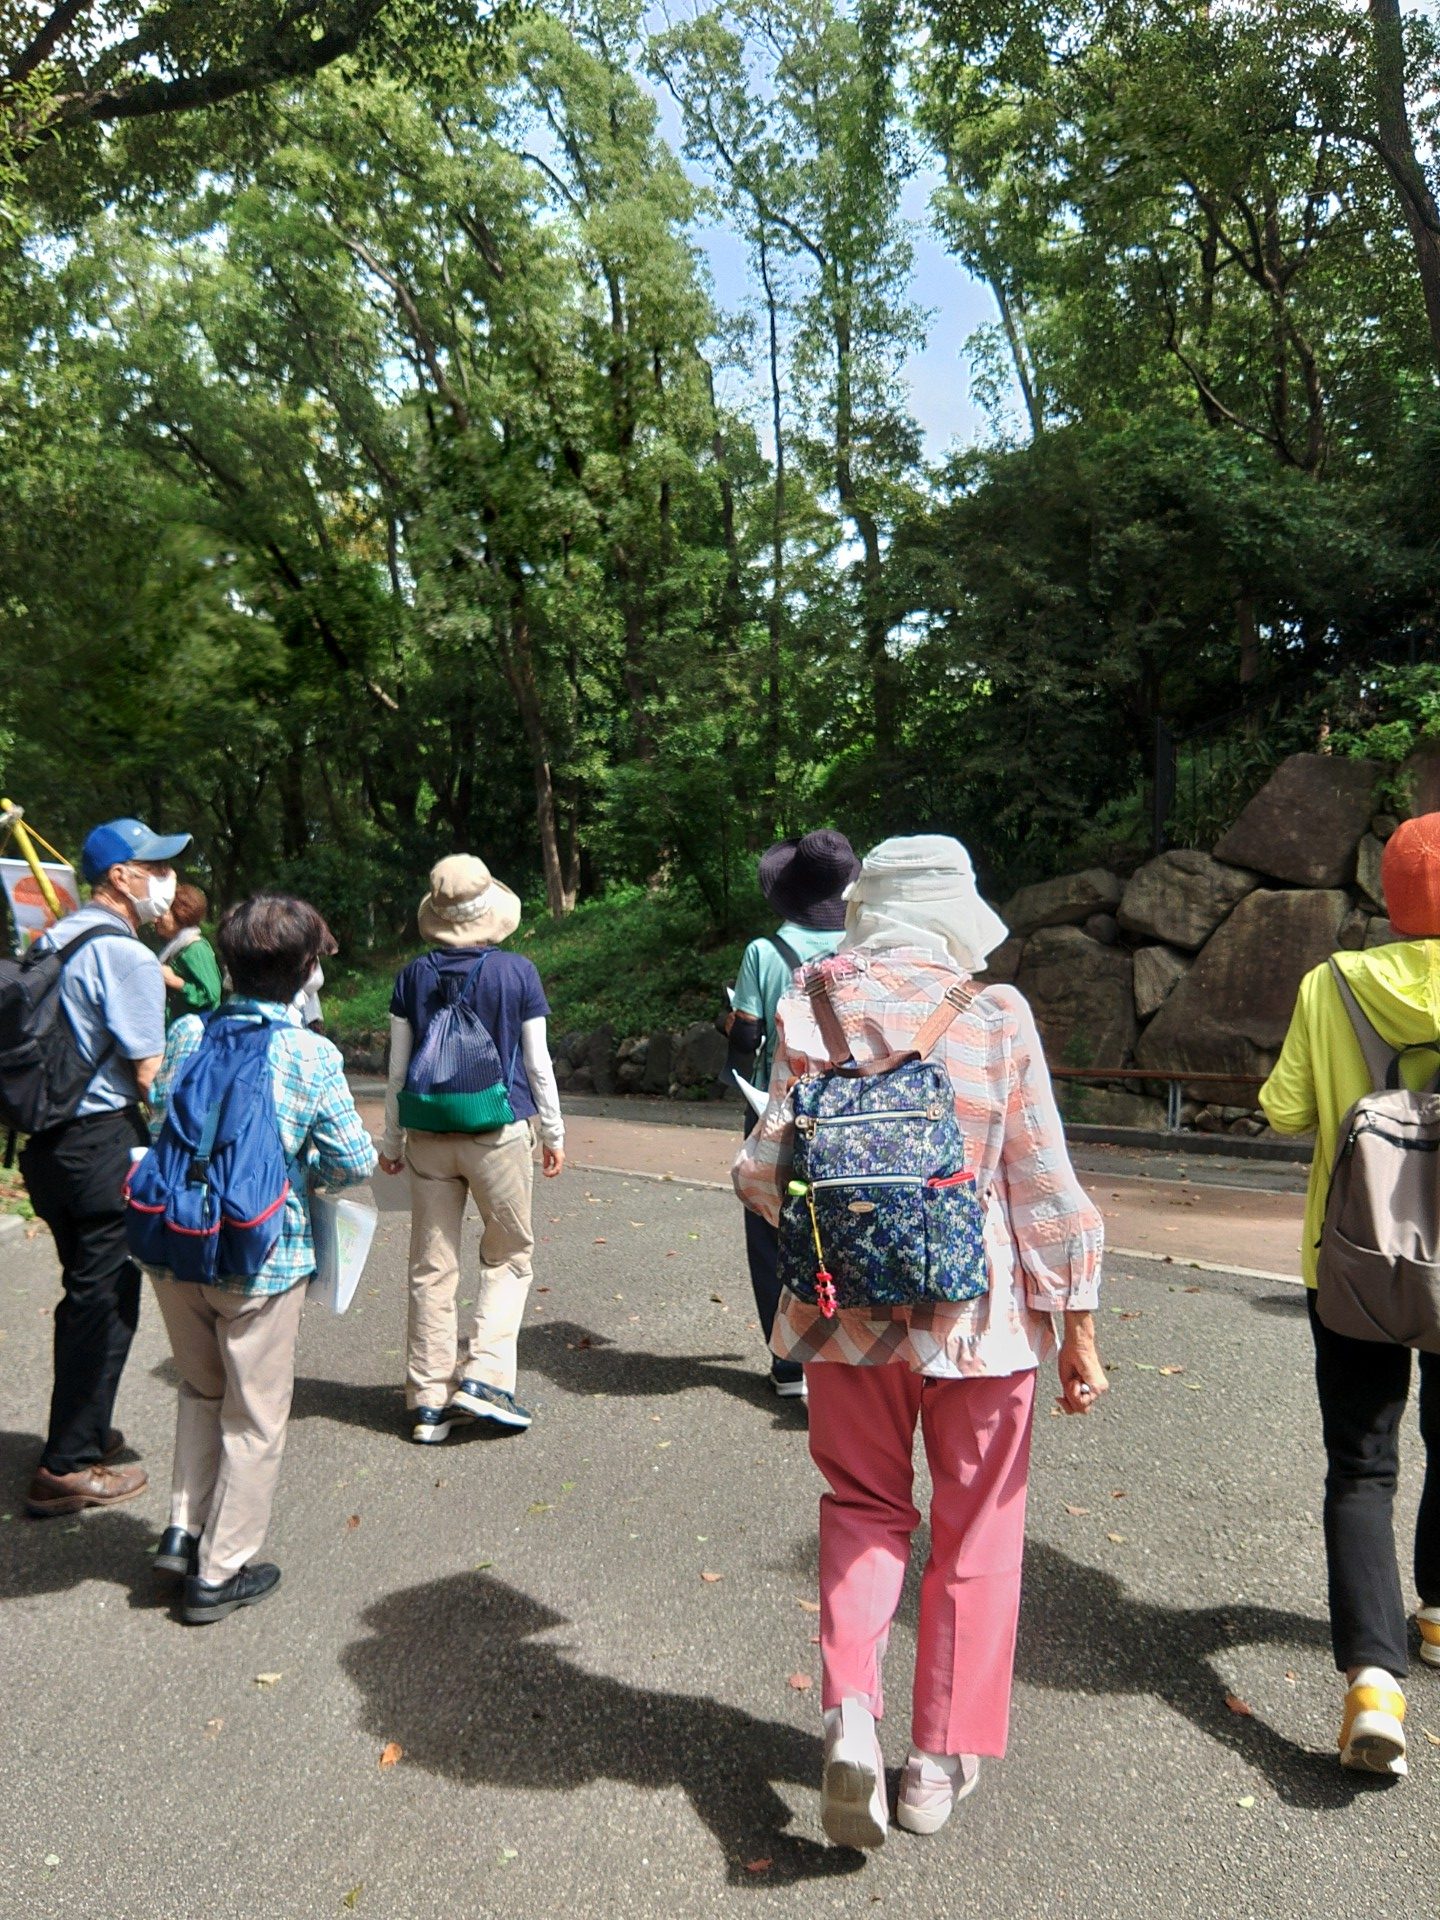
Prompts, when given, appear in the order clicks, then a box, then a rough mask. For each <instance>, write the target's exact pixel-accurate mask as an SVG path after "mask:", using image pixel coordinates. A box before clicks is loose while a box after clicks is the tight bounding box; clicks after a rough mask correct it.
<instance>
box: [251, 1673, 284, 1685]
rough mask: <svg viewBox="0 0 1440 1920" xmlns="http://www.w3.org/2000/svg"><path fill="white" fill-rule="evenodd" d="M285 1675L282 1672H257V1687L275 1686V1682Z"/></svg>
mask: <svg viewBox="0 0 1440 1920" xmlns="http://www.w3.org/2000/svg"><path fill="white" fill-rule="evenodd" d="M283 1677H284V1676H283V1674H281V1673H257V1674H256V1676H255V1684H256V1686H257V1687H273V1686H274V1684H275V1682H276V1681H277V1680H279V1679H282V1678H283Z"/></svg>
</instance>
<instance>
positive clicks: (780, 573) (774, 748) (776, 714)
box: [760, 225, 785, 836]
mask: <svg viewBox="0 0 1440 1920" xmlns="http://www.w3.org/2000/svg"><path fill="white" fill-rule="evenodd" d="M760 280H761V284H762V285H763V286H764V288H765V317H766V321H767V324H768V330H769V350H770V422H771V427H772V430H773V432H774V435H775V484H774V488H773V491H772V494H771V501H770V606H769V612H768V617H767V621H766V625H767V629H768V637H769V656H768V659H767V662H766V675H765V762H766V768H765V771H766V779H765V814H766V817H765V819H764V821H763V822H762V823H761V824H762V826H763V827H764V829H765V832H766V834H767V836H768V835H771V834H773V833H774V831H775V827H776V822H777V818H778V814H779V804H778V802H779V787H780V753H781V749H782V746H783V744H784V724H785V717H784V704H783V700H782V676H783V671H784V663H783V640H784V631H785V420H784V414H783V411H782V405H781V384H780V316H779V303H778V301H777V300H776V297H775V287H774V284H773V282H772V281H771V278H770V249H769V245H768V242H767V237H766V232H765V228H764V226H763V225H762V226H761V228H760Z"/></svg>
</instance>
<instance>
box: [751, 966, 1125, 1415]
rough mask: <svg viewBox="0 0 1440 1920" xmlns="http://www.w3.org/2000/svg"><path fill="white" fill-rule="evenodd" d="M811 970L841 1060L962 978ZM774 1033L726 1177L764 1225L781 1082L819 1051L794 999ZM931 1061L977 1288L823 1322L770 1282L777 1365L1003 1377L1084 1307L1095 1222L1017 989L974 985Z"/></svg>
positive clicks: (869, 1054) (1030, 1359)
mask: <svg viewBox="0 0 1440 1920" xmlns="http://www.w3.org/2000/svg"><path fill="white" fill-rule="evenodd" d="M837 962H839V963H848V964H847V965H844V966H842V967H840V968H839V969H837ZM820 964H822V965H825V966H826V967H827V968H828V969H830V970H831V977H832V982H833V983H834V984H833V985H832V999H833V1001H834V1003H835V1004H836V1006H837V1008H838V1011H839V1014H840V1021H841V1025H842V1026H843V1028H844V1030H845V1035H846V1038H847V1039H848V1040H849V1041H850V1044H851V1048H852V1050H853V1052H854V1056H855V1058H856V1059H857V1060H868V1059H874V1058H876V1057H877V1056H878V1055H881V1054H885V1053H890V1052H904V1051H905V1050H906V1049H907V1048H909V1047H912V1046H913V1044H914V1036H915V1034H916V1032H917V1030H918V1029H919V1027H920V1025H921V1023H922V1022H923V1021H924V1019H925V1018H926V1016H927V1015H928V1014H929V1013H930V1012H931V1011H932V1010H933V1009H934V1008H935V1007H936V1006H937V1005H938V1004H939V1002H940V1000H941V999H942V997H943V995H944V993H945V989H946V988H947V987H949V986H951V985H953V984H954V983H955V982H956V981H957V980H964V979H966V978H967V976H966V975H965V974H964V973H963V972H962V971H961V969H960V968H959V967H957V966H955V965H954V964H953V963H952V962H950V961H948V960H941V959H939V958H937V957H935V956H934V955H932V954H930V953H927V952H925V951H923V950H921V949H919V948H915V947H887V948H883V949H879V950H876V951H871V950H870V949H867V948H863V947H862V948H855V949H844V950H842V952H841V953H840V954H839V955H837V956H836V960H832V961H829V962H822V963H820ZM837 971H840V972H843V973H844V974H846V975H848V977H846V978H840V979H837V978H836V972H837ZM810 972H811V969H810V968H806V969H805V972H804V973H803V974H802V975H801V976H800V977H801V978H802V979H804V978H808V977H809V975H810ZM777 1029H778V1038H777V1040H776V1046H775V1065H774V1071H773V1073H772V1074H771V1079H770V1104H769V1106H768V1107H767V1108H766V1110H765V1113H764V1114H763V1116H762V1117H761V1120H760V1123H759V1125H758V1126H757V1127H756V1129H755V1131H754V1132H753V1133H752V1134H751V1135H750V1137H749V1139H748V1140H747V1141H746V1143H745V1146H744V1147H743V1148H742V1150H741V1152H740V1155H739V1157H738V1159H737V1160H736V1162H735V1167H734V1176H733V1177H734V1181H735V1191H736V1192H737V1193H738V1194H739V1196H740V1198H741V1199H742V1200H743V1201H744V1202H745V1205H746V1206H747V1207H750V1208H752V1209H753V1210H754V1211H755V1212H756V1213H760V1214H763V1215H764V1216H765V1218H766V1219H767V1220H769V1221H771V1222H774V1221H775V1220H777V1219H778V1218H779V1213H780V1200H781V1196H782V1195H783V1193H784V1191H785V1185H786V1182H787V1181H788V1179H789V1177H790V1163H791V1157H792V1152H793V1146H794V1138H795V1118H794V1112H793V1108H792V1105H791V1102H790V1099H789V1090H790V1087H791V1084H792V1083H793V1081H795V1080H796V1079H797V1078H798V1077H799V1076H800V1075H801V1074H806V1073H814V1072H816V1071H817V1070H818V1069H820V1068H822V1067H824V1066H825V1065H827V1064H828V1063H829V1062H830V1061H831V1060H832V1059H833V1055H832V1053H831V1052H830V1050H829V1049H828V1048H827V1046H826V1044H825V1041H824V1039H823V1038H822V1036H821V1033H820V1029H819V1027H818V1025H817V1023H816V1019H815V1015H814V1013H813V1011H812V1009H811V1004H810V1001H809V999H808V998H807V997H806V996H805V995H804V994H803V993H790V994H788V995H787V996H786V997H785V998H784V999H783V1000H782V1001H781V1002H780V1007H779V1012H778V1015H777ZM931 1057H932V1058H933V1059H934V1060H936V1061H937V1062H938V1063H939V1064H940V1065H942V1066H943V1067H944V1068H945V1070H946V1072H947V1073H948V1074H949V1075H950V1080H951V1083H952V1085H953V1086H954V1088H955V1112H956V1116H957V1117H958V1119H959V1122H960V1127H961V1131H962V1132H963V1133H964V1135H965V1143H966V1165H967V1166H969V1167H971V1168H973V1169H975V1172H976V1177H977V1180H978V1183H979V1191H980V1193H981V1194H982V1195H984V1196H985V1199H986V1223H985V1238H986V1245H987V1248H988V1251H989V1256H990V1289H989V1292H988V1293H985V1294H982V1295H981V1296H980V1298H979V1299H977V1300H970V1301H965V1302H963V1303H961V1304H959V1305H950V1304H948V1303H936V1304H934V1305H928V1306H918V1307H876V1308H870V1309H864V1308H849V1309H842V1310H841V1311H840V1312H839V1313H837V1314H835V1315H834V1317H833V1318H832V1319H829V1320H827V1319H826V1318H825V1317H824V1316H823V1315H822V1314H821V1312H820V1310H819V1308H818V1307H814V1306H811V1305H809V1304H808V1303H807V1302H805V1301H802V1300H797V1299H796V1298H795V1296H794V1295H793V1294H792V1293H791V1292H790V1291H789V1290H788V1289H786V1291H785V1292H784V1293H783V1294H782V1296H781V1301H780V1311H779V1313H778V1314H777V1315H776V1317H775V1332H774V1336H773V1338H772V1340H771V1347H772V1349H773V1350H774V1352H775V1353H777V1354H778V1355H779V1356H780V1357H781V1358H782V1359H786V1360H801V1361H808V1360H839V1361H846V1362H848V1363H849V1364H850V1365H852V1366H884V1365H903V1366H907V1367H910V1368H911V1369H912V1370H913V1371H914V1372H916V1373H924V1374H929V1375H932V1376H934V1377H938V1378H941V1379H959V1378H966V1377H970V1376H973V1375H986V1374H1007V1373H1019V1372H1022V1371H1023V1370H1024V1369H1025V1368H1027V1367H1034V1366H1036V1365H1038V1363H1039V1362H1040V1361H1041V1360H1043V1359H1045V1358H1046V1357H1047V1356H1048V1355H1049V1354H1051V1353H1053V1352H1054V1350H1055V1344H1056V1342H1055V1330H1054V1326H1053V1323H1052V1320H1051V1315H1052V1314H1055V1313H1061V1312H1066V1311H1070V1312H1075V1311H1079V1310H1081V1309H1085V1308H1090V1309H1093V1308H1094V1307H1095V1305H1096V1302H1097V1299H1098V1297H1099V1290H1100V1256H1101V1248H1102V1245H1103V1233H1104V1229H1103V1225H1102V1222H1101V1219H1100V1214H1099V1212H1098V1210H1097V1209H1096V1208H1095V1207H1094V1206H1093V1205H1092V1204H1091V1201H1090V1199H1089V1198H1088V1196H1087V1195H1086V1193H1085V1191H1084V1189H1083V1188H1082V1187H1081V1185H1080V1183H1079V1181H1078V1180H1077V1179H1076V1178H1075V1171H1074V1168H1073V1167H1072V1166H1071V1165H1070V1155H1069V1153H1068V1151H1067V1149H1066V1146H1065V1135H1064V1131H1063V1129H1062V1127H1061V1124H1060V1115H1059V1112H1058V1111H1057V1109H1056V1106H1055V1096H1054V1094H1053V1092H1052V1091H1051V1087H1050V1075H1049V1072H1048V1070H1047V1068H1046V1065H1045V1055H1044V1052H1043V1050H1042V1048H1041V1045H1040V1036H1039V1035H1038V1033H1037V1032H1036V1030H1035V1022H1034V1019H1033V1018H1032V1017H1031V1013H1030V1009H1029V1007H1028V1006H1027V1005H1026V1004H1025V1000H1024V998H1023V997H1022V996H1021V995H1020V994H1019V993H1017V992H1016V991H1015V989H1014V988H1013V987H998V986H997V987H989V988H987V989H986V990H985V991H984V992H983V993H982V994H981V996H980V997H979V999H977V1000H976V1001H974V1002H973V1004H972V1005H971V1006H970V1007H969V1008H968V1009H967V1010H966V1011H965V1012H964V1013H962V1014H960V1015H959V1017H958V1018H957V1019H956V1020H955V1021H954V1022H953V1024H952V1025H951V1027H950V1029H949V1031H948V1032H947V1033H946V1034H945V1036H944V1038H943V1039H942V1040H941V1041H940V1043H939V1045H938V1046H937V1047H936V1048H935V1051H934V1053H933V1055H932V1056H931Z"/></svg>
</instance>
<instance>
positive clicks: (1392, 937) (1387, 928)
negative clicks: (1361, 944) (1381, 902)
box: [1365, 914, 1405, 947]
mask: <svg viewBox="0 0 1440 1920" xmlns="http://www.w3.org/2000/svg"><path fill="white" fill-rule="evenodd" d="M1404 938H1405V936H1404V934H1403V933H1396V931H1395V929H1394V927H1392V926H1391V924H1390V922H1389V921H1388V920H1387V919H1386V918H1385V917H1384V915H1383V914H1377V915H1376V916H1375V918H1374V919H1373V920H1372V921H1371V922H1370V924H1369V926H1368V927H1367V928H1366V929H1365V944H1366V946H1367V947H1388V946H1391V945H1392V944H1393V943H1394V942H1395V941H1396V940H1403V939H1404Z"/></svg>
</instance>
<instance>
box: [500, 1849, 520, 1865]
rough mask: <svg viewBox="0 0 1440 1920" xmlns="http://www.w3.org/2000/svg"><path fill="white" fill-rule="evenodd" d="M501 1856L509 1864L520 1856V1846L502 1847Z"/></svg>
mask: <svg viewBox="0 0 1440 1920" xmlns="http://www.w3.org/2000/svg"><path fill="white" fill-rule="evenodd" d="M500 1858H501V1859H502V1860H503V1861H504V1862H505V1863H506V1864H507V1865H508V1864H509V1863H510V1861H512V1860H518V1859H519V1858H520V1849H519V1848H518V1847H501V1849H500Z"/></svg>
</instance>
